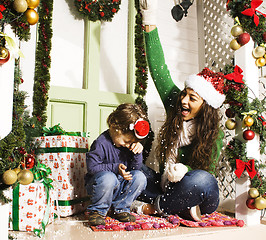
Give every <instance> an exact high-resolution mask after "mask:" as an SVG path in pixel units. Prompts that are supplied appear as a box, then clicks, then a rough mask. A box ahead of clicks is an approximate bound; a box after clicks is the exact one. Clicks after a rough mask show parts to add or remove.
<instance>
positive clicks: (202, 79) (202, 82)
mask: <svg viewBox="0 0 266 240" xmlns="http://www.w3.org/2000/svg"><path fill="white" fill-rule="evenodd" d="M185 87H188V88H192V89H193V90H194V91H195V92H196V93H198V94H199V95H200V96H201V97H202V98H203V99H204V100H205V101H206V102H207V104H209V105H210V106H212V107H213V108H215V109H217V108H219V107H220V106H221V105H222V104H223V102H224V100H225V95H224V94H223V89H224V74H223V73H221V72H218V73H214V72H213V71H211V70H210V69H208V68H204V69H203V70H202V71H201V72H200V73H198V74H197V75H196V74H194V75H190V76H189V77H188V79H187V80H186V81H185Z"/></svg>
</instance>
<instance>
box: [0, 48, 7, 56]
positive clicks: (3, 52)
mask: <svg viewBox="0 0 266 240" xmlns="http://www.w3.org/2000/svg"><path fill="white" fill-rule="evenodd" d="M7 57H8V50H7V49H6V48H5V47H0V59H5V58H7Z"/></svg>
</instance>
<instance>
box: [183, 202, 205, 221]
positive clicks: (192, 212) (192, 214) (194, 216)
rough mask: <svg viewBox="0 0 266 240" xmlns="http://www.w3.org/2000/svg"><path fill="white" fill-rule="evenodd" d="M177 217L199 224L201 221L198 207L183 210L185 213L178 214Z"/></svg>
mask: <svg viewBox="0 0 266 240" xmlns="http://www.w3.org/2000/svg"><path fill="white" fill-rule="evenodd" d="M178 216H179V217H181V218H183V219H186V220H190V221H196V222H200V221H201V212H200V208H199V205H197V206H194V207H192V208H190V209H188V210H185V211H183V212H181V213H179V214H178Z"/></svg>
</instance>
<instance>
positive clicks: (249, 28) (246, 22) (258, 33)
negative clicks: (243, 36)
mask: <svg viewBox="0 0 266 240" xmlns="http://www.w3.org/2000/svg"><path fill="white" fill-rule="evenodd" d="M251 2H252V1H251V0H241V1H235V0H229V2H228V4H227V9H228V11H229V14H230V16H231V17H232V18H234V19H235V18H236V17H238V19H239V21H240V24H241V26H242V27H243V30H244V31H246V32H248V33H249V34H250V36H251V37H252V39H253V41H254V42H255V43H256V44H257V45H260V44H262V43H265V42H266V40H265V38H263V34H266V18H265V17H264V16H263V15H261V14H260V13H258V12H255V13H254V14H256V15H257V16H258V17H259V24H258V26H256V24H255V23H254V16H247V15H244V14H242V12H243V11H244V10H246V9H249V8H251Z"/></svg>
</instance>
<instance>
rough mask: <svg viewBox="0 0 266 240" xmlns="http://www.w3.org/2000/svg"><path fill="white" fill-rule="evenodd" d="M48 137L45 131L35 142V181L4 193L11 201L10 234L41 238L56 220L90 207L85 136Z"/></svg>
mask: <svg viewBox="0 0 266 240" xmlns="http://www.w3.org/2000/svg"><path fill="white" fill-rule="evenodd" d="M57 126H58V125H57ZM51 129H52V128H50V130H51ZM50 133H51V135H49V129H48V131H46V134H44V135H45V136H41V137H37V138H35V142H36V145H37V146H38V154H36V158H37V159H36V160H37V161H36V162H37V167H36V168H35V169H37V172H36V173H34V172H33V174H34V181H33V182H32V183H30V184H28V185H22V184H17V185H16V186H15V187H13V188H12V189H10V190H9V191H8V193H7V195H8V197H9V198H10V199H12V202H11V204H10V212H9V214H10V225H9V229H10V230H18V231H33V232H35V233H36V235H38V236H42V235H43V234H44V232H45V227H46V225H47V224H48V223H50V222H52V221H54V219H55V218H57V217H67V216H71V215H73V214H77V213H80V212H83V211H84V210H85V209H86V207H87V205H88V204H89V196H88V195H87V192H86V189H85V186H84V177H85V175H86V173H87V168H86V152H87V151H88V136H86V135H85V134H84V133H80V132H71V133H66V132H63V135H62V132H59V134H60V135H56V133H55V132H54V131H50Z"/></svg>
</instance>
